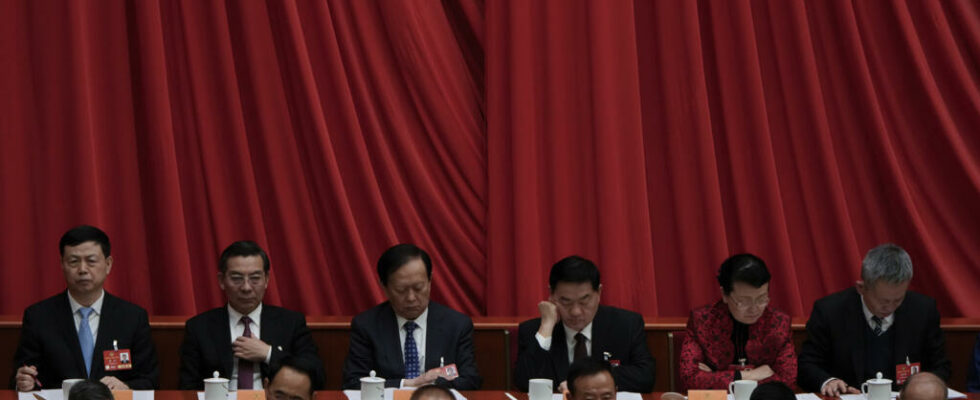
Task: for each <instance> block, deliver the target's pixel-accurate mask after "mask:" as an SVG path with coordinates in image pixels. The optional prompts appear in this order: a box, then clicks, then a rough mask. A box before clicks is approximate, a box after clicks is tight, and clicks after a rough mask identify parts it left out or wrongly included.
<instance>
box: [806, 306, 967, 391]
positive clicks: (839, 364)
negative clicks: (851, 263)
mask: <svg viewBox="0 0 980 400" xmlns="http://www.w3.org/2000/svg"><path fill="white" fill-rule="evenodd" d="M867 326H868V323H867V320H865V319H864V311H863V309H862V306H861V295H860V294H858V292H857V289H855V288H849V289H845V290H843V291H840V292H837V293H834V294H831V295H829V296H827V297H824V298H822V299H819V300H817V301H816V302H814V303H813V312H811V313H810V320H809V321H807V323H806V334H807V339H806V341H805V342H803V347H802V348H801V349H800V358H799V373H798V374H797V377H798V380H799V383H800V387H801V388H803V390H804V391H809V392H817V393H819V392H820V385H822V384H823V382H824V381H826V380H827V379H830V378H831V377H835V378H839V379H842V380H844V382H847V384H848V385H850V386H853V387H861V383H863V382H864V381H866V380H868V379H870V378H872V377H874V376H873V375H874V374H875V373H876V372H877V371H865V358H864V355H865V345H864V331H865V329H866V327H867ZM888 330H889V331H891V330H894V331H895V346H894V348H893V349H892V358H893V360H892V362H891V364H892V365H898V364H904V363H905V357H906V356H908V358H909V360H910V361H911V362H921V363H922V370H923V371H928V372H932V373H934V374H936V375H938V376H939V377H940V378H942V379H943V380H947V379H949V372H950V362H949V359H947V358H946V344H945V342H946V341H945V339H944V337H943V331H942V330H941V329H940V328H939V311H938V310H937V309H936V301H935V300H933V299H932V298H931V297H928V296H925V295H922V294H919V293H916V292H913V291H908V292H907V293H906V295H905V300H904V301H902V305H901V306H899V307H898V309H897V310H895V322H894V324H892V326H891V327H890V328H888ZM890 372H891V375H894V374H895V371H894V369H893V370H892V371H890Z"/></svg>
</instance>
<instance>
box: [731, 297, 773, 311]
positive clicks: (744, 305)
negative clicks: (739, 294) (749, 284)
mask: <svg viewBox="0 0 980 400" xmlns="http://www.w3.org/2000/svg"><path fill="white" fill-rule="evenodd" d="M731 299H732V302H733V303H735V307H736V308H738V309H739V310H748V309H750V308H752V306H756V307H758V308H766V306H767V305H769V296H766V297H760V298H758V299H755V300H746V299H742V300H739V299H736V298H734V297H732V298H731Z"/></svg>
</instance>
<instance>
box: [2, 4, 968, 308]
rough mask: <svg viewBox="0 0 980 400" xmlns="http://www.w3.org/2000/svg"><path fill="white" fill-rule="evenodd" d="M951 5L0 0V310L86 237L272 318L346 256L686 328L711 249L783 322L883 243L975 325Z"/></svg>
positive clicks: (338, 282) (335, 292) (351, 294)
mask: <svg viewBox="0 0 980 400" xmlns="http://www.w3.org/2000/svg"><path fill="white" fill-rule="evenodd" d="M978 62H980V5H978V3H976V2H974V1H968V0H949V1H938V0H935V1H928V0H925V1H924V0H914V1H889V2H885V1H875V2H870V1H786V0H772V1H751V2H749V1H699V2H695V1H682V2H676V1H635V2H634V1H625V0H624V1H597V0H592V1H569V0H552V1H517V0H512V1H511V0H507V1H489V2H486V3H484V2H483V1H479V0H474V1H458V2H457V1H449V0H446V1H442V2H439V1H435V0H419V1H405V0H399V1H396V0H390V1H386V0H378V1H348V0H343V1H325V2H324V1H268V2H259V1H243V2H238V1H227V2H223V1H196V0H193V1H192V0H187V1H163V2H157V1H136V2H133V1H113V0H107V1H90V2H74V1H53V0H52V1H48V0H41V1H27V0H2V1H0V149H2V153H3V156H2V157H0V225H2V227H3V229H2V230H0V254H2V255H3V260H4V262H3V265H2V267H0V313H2V314H19V313H20V312H21V311H22V309H23V308H24V307H25V306H26V305H28V304H30V303H32V302H35V301H37V300H40V299H42V298H44V297H46V296H49V295H51V294H53V293H55V292H57V291H59V290H62V289H63V287H64V283H63V280H62V278H61V276H60V269H59V265H58V256H57V255H58V253H57V250H56V246H57V240H58V238H59V236H60V235H61V234H62V233H63V232H64V231H65V230H66V229H67V228H69V227H71V226H73V225H76V224H80V223H89V224H94V225H98V226H100V227H102V228H104V229H105V230H106V231H107V232H108V233H109V235H110V236H111V238H112V239H113V244H114V250H113V256H114V258H115V267H114V269H113V271H112V273H111V274H110V277H109V280H108V284H107V287H108V289H109V290H110V291H112V292H114V293H116V294H118V295H120V296H122V297H124V298H127V299H130V300H132V301H134V302H136V303H138V304H141V305H143V306H144V307H146V308H147V309H148V310H149V311H150V312H151V313H153V314H163V315H166V314H176V315H186V314H193V313H196V312H198V311H201V310H204V309H207V308H209V307H214V306H217V305H219V304H221V302H222V295H221V292H220V291H219V289H218V286H217V282H216V258H217V255H218V253H219V252H220V251H221V249H222V248H223V247H224V246H226V245H227V244H228V243H230V242H231V241H234V240H238V239H254V240H257V241H258V242H259V243H261V244H262V245H263V246H265V247H266V248H267V250H268V251H269V253H270V256H271V258H272V261H273V267H272V268H273V280H272V283H271V286H270V289H269V292H268V293H267V298H268V300H269V301H270V302H272V303H277V304H282V305H285V306H287V307H290V308H294V309H298V310H302V311H304V312H306V313H308V314H312V315H322V314H348V315H349V314H354V313H356V312H358V311H359V310H362V309H364V308H366V307H368V306H370V305H372V304H375V303H377V302H379V301H381V300H382V298H383V295H382V292H381V289H380V287H379V285H378V284H377V283H376V277H375V272H374V261H375V260H376V258H377V256H378V255H379V254H380V252H381V251H382V250H383V249H384V248H386V247H388V246H390V245H391V244H394V243H397V242H415V243H417V244H419V245H421V246H422V247H423V248H426V249H428V250H429V251H430V253H431V254H432V255H433V256H434V260H435V264H436V266H435V278H434V279H435V280H434V288H433V297H434V298H435V299H436V300H437V301H442V302H445V303H447V304H449V305H451V306H453V307H455V308H457V309H460V310H462V311H464V312H466V313H469V314H472V315H530V314H533V313H534V312H535V304H536V302H537V301H539V300H540V299H541V298H543V297H544V296H545V294H546V286H547V270H548V268H549V267H550V265H551V263H553V262H554V261H555V260H557V259H558V258H561V257H562V256H565V255H568V254H572V253H577V254H581V255H583V256H586V257H590V258H593V259H595V260H596V261H597V262H598V264H599V265H600V268H601V270H602V272H603V282H604V288H605V289H604V291H603V301H604V302H605V303H608V304H613V305H618V306H624V307H628V308H632V309H635V310H638V311H640V312H642V313H644V314H646V315H650V316H683V315H686V314H687V310H689V309H690V308H692V307H695V306H698V305H701V304H705V303H708V302H710V301H712V300H713V299H715V298H716V297H717V296H718V289H717V284H715V283H713V275H714V272H715V270H716V268H717V265H718V264H719V263H720V262H721V261H722V260H723V259H724V258H725V257H726V256H727V255H729V254H731V253H733V252H742V251H748V252H753V253H756V254H758V255H760V256H761V257H763V258H764V259H765V260H766V261H767V262H768V263H769V266H770V269H771V270H772V272H773V275H774V278H773V285H772V297H773V300H774V305H775V306H777V307H780V308H782V309H784V310H786V311H788V312H790V313H791V314H793V315H797V316H803V315H806V314H807V313H808V312H809V309H810V306H811V304H812V302H813V301H814V300H815V299H816V298H818V297H820V296H823V295H825V294H827V293H829V292H832V291H835V290H839V289H841V288H844V287H846V286H848V285H851V284H853V281H854V280H855V279H857V277H858V273H859V265H860V260H861V258H862V256H863V254H864V252H865V251H866V250H867V249H868V248H870V247H871V246H874V245H875V244H878V243H881V242H886V241H893V242H896V243H898V244H900V245H902V246H904V247H905V248H907V249H908V250H909V252H910V253H911V254H912V258H913V262H914V263H915V265H916V277H915V279H914V281H913V288H914V289H917V290H919V291H922V292H925V293H927V294H929V295H931V296H933V297H936V298H937V299H938V300H939V303H940V307H941V312H942V313H943V315H944V316H973V317H978V316H980V307H978V306H977V305H976V301H975V296H976V292H977V290H978V288H980V246H976V243H978V242H980V82H978V81H980V72H978V71H980V65H978Z"/></svg>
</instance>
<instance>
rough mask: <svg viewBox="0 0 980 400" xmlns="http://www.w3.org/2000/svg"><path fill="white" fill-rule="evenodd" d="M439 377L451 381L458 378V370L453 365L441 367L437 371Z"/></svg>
mask: <svg viewBox="0 0 980 400" xmlns="http://www.w3.org/2000/svg"><path fill="white" fill-rule="evenodd" d="M439 376H442V377H443V378H445V379H447V380H453V379H456V378H459V370H458V369H456V364H455V363H453V364H449V365H446V366H442V367H440V369H439Z"/></svg>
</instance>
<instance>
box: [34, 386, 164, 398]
mask: <svg viewBox="0 0 980 400" xmlns="http://www.w3.org/2000/svg"><path fill="white" fill-rule="evenodd" d="M35 394H36V395H38V396H41V398H40V399H39V398H37V397H34V395H35ZM17 400H65V396H64V392H62V391H61V389H44V390H37V391H33V392H17ZM133 400H153V391H152V390H134V391H133Z"/></svg>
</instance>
